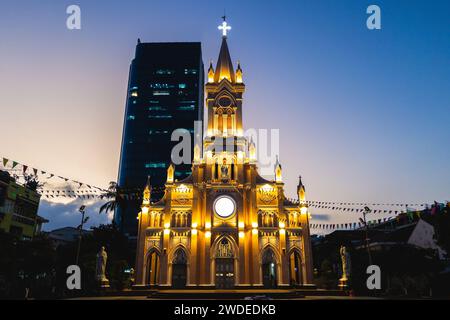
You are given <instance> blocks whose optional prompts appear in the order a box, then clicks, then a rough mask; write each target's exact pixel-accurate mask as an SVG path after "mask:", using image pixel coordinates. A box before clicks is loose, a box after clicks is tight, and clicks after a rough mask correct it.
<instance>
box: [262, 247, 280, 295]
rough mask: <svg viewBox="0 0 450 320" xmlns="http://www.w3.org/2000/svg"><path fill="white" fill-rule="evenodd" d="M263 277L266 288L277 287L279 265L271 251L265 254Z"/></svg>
mask: <svg viewBox="0 0 450 320" xmlns="http://www.w3.org/2000/svg"><path fill="white" fill-rule="evenodd" d="M262 275H263V285H264V288H276V287H277V263H276V260H275V255H274V253H273V251H272V250H271V249H267V250H266V251H265V252H264V255H263V259H262Z"/></svg>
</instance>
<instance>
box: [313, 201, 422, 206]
mask: <svg viewBox="0 0 450 320" xmlns="http://www.w3.org/2000/svg"><path fill="white" fill-rule="evenodd" d="M306 203H307V204H309V205H312V204H314V205H337V206H370V207H376V206H389V207H395V206H397V207H405V206H408V207H425V206H426V205H427V204H426V203H415V204H409V203H364V202H337V201H317V200H306Z"/></svg>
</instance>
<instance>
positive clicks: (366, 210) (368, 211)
mask: <svg viewBox="0 0 450 320" xmlns="http://www.w3.org/2000/svg"><path fill="white" fill-rule="evenodd" d="M371 212H372V210H371V209H370V208H369V207H364V211H363V218H364V220H363V221H362V223H363V224H364V226H365V227H366V236H365V242H366V250H367V255H368V257H369V265H372V254H371V252H370V247H369V225H368V224H367V220H366V215H367V214H369V213H371Z"/></svg>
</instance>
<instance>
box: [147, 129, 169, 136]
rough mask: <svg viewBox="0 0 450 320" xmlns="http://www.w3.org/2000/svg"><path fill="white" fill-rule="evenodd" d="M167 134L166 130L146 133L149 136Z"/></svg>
mask: <svg viewBox="0 0 450 320" xmlns="http://www.w3.org/2000/svg"><path fill="white" fill-rule="evenodd" d="M167 133H169V131H167V130H149V131H148V134H149V135H156V134H167Z"/></svg>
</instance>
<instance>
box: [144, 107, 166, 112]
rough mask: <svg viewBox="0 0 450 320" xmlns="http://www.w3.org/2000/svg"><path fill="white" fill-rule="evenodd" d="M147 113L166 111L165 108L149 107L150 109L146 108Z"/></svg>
mask: <svg viewBox="0 0 450 320" xmlns="http://www.w3.org/2000/svg"><path fill="white" fill-rule="evenodd" d="M148 111H167V107H162V106H151V107H148Z"/></svg>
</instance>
